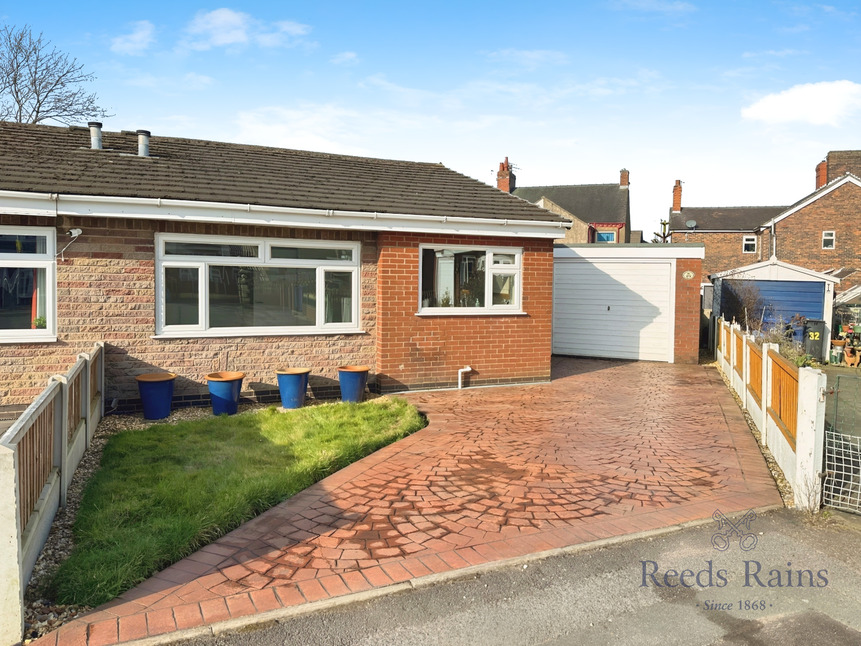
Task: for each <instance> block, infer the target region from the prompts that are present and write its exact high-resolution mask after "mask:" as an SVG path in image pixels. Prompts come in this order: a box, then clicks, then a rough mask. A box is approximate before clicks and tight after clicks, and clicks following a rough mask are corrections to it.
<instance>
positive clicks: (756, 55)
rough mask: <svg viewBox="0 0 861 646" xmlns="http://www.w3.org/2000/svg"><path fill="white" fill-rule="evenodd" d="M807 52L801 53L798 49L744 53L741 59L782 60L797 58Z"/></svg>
mask: <svg viewBox="0 0 861 646" xmlns="http://www.w3.org/2000/svg"><path fill="white" fill-rule="evenodd" d="M806 53H807V52H805V51H802V50H800V49H769V50H766V51H763V52H745V53H744V54H742V57H743V58H761V57H775V58H783V57H785V56H799V55H801V54H806Z"/></svg>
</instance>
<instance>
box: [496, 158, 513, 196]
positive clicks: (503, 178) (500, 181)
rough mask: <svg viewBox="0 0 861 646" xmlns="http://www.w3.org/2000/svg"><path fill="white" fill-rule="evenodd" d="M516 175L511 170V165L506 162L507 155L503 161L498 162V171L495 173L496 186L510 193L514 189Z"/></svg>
mask: <svg viewBox="0 0 861 646" xmlns="http://www.w3.org/2000/svg"><path fill="white" fill-rule="evenodd" d="M516 180H517V177H516V176H515V175H514V173H512V172H511V166H509V164H508V157H506V158H505V161H504V162H499V172H498V173H497V174H496V188H498V189H499V190H500V191H505V192H506V193H511V191H513V190H514V185H515V181H516Z"/></svg>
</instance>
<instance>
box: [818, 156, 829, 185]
mask: <svg viewBox="0 0 861 646" xmlns="http://www.w3.org/2000/svg"><path fill="white" fill-rule="evenodd" d="M827 183H828V162H827V161H826V160H824V159H823V160H822V161H821V162H819V163H818V164H816V188H817V189H820V188H822V187H823V186H825V185H826V184H827Z"/></svg>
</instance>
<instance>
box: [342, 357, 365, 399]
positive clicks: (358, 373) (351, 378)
mask: <svg viewBox="0 0 861 646" xmlns="http://www.w3.org/2000/svg"><path fill="white" fill-rule="evenodd" d="M369 371H370V368H369V367H368V366H341V367H340V368H338V383H339V384H340V386H341V401H345V402H353V403H358V402H360V401H362V400H363V399H364V398H365V386H366V385H367V384H368V372H369Z"/></svg>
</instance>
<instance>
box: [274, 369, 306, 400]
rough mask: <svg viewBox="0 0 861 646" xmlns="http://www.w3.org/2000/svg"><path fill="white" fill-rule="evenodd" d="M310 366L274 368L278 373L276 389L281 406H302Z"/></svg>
mask: <svg viewBox="0 0 861 646" xmlns="http://www.w3.org/2000/svg"><path fill="white" fill-rule="evenodd" d="M310 372H311V369H310V368H288V369H287V370H276V371H275V374H276V375H278V390H279V392H280V393H281V406H283V407H284V408H302V406H303V405H304V404H305V392H306V391H307V390H308V375H309V374H310Z"/></svg>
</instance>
